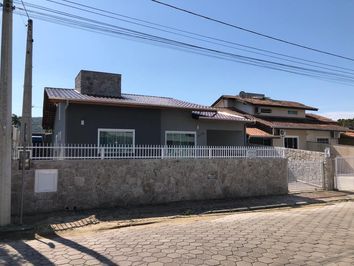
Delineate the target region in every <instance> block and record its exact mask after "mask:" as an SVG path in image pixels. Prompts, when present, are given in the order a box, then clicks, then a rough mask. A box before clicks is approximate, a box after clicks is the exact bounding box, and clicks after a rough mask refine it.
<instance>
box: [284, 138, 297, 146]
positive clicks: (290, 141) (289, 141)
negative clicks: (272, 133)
mask: <svg viewBox="0 0 354 266" xmlns="http://www.w3.org/2000/svg"><path fill="white" fill-rule="evenodd" d="M284 147H285V148H289V149H298V148H299V138H298V137H284Z"/></svg>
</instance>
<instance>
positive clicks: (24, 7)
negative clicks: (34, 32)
mask: <svg viewBox="0 0 354 266" xmlns="http://www.w3.org/2000/svg"><path fill="white" fill-rule="evenodd" d="M21 3H22V6H23V9H24V10H25V12H26V16H27V18H28V19H30V17H29V15H28V12H27V9H26V6H25V4H24V3H23V0H21Z"/></svg>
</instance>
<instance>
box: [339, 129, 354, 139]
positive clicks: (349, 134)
mask: <svg viewBox="0 0 354 266" xmlns="http://www.w3.org/2000/svg"><path fill="white" fill-rule="evenodd" d="M341 136H344V137H346V138H354V130H353V131H347V132H344V133H342V134H341Z"/></svg>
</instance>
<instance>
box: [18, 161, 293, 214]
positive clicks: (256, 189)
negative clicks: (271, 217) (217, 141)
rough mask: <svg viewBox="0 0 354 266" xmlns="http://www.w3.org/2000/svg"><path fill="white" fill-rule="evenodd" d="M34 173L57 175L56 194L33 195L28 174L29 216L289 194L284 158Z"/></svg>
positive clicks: (47, 165)
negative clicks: (115, 207)
mask: <svg viewBox="0 0 354 266" xmlns="http://www.w3.org/2000/svg"><path fill="white" fill-rule="evenodd" d="M17 164H18V162H14V164H13V186H12V196H13V201H12V202H13V206H12V208H13V214H15V213H16V212H17V211H18V206H17V202H18V198H19V195H20V180H21V178H20V177H21V171H19V170H18V165H17ZM33 168H34V169H58V170H59V176H58V191H57V192H54V193H34V170H29V171H27V172H26V176H25V180H26V183H25V196H24V199H25V201H24V210H25V212H26V213H40V212H49V211H56V210H65V209H66V208H68V209H70V210H72V209H90V208H99V207H114V206H126V205H141V204H156V203H167V202H173V201H184V200H205V199H223V198H239V197H252V196H264V195H281V194H286V193H287V192H288V183H287V160H286V159H283V158H264V159H260V158H253V159H211V160H209V159H188V160H103V161H101V160H86V161H76V160H75V161H69V160H68V161H34V162H33Z"/></svg>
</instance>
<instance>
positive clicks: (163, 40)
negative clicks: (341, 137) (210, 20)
mask: <svg viewBox="0 0 354 266" xmlns="http://www.w3.org/2000/svg"><path fill="white" fill-rule="evenodd" d="M41 8H42V9H44V10H47V11H51V12H55V13H57V14H61V15H69V16H71V17H74V18H76V19H78V18H79V19H82V20H88V21H90V22H95V23H96V24H97V23H98V24H103V25H105V26H107V25H108V26H110V27H112V26H113V27H115V28H118V29H120V30H122V29H123V30H125V32H117V31H112V29H110V28H108V29H107V28H97V26H95V27H92V25H84V26H82V23H81V22H80V23H81V24H80V25H76V26H80V27H88V28H89V29H90V30H95V31H97V30H101V31H102V30H104V31H105V32H107V31H108V32H109V33H116V34H117V33H118V34H123V35H125V36H130V37H135V38H141V39H145V40H150V41H155V42H160V43H164V44H168V45H175V46H176V45H179V46H180V47H182V48H192V49H193V50H195V49H199V50H201V51H202V52H204V53H205V52H209V53H214V55H215V53H219V54H221V55H222V56H229V57H232V56H233V57H236V58H238V59H240V58H241V59H242V61H243V62H244V61H246V62H248V64H251V62H253V64H252V65H255V63H254V62H256V63H257V65H258V66H262V67H267V66H265V65H264V64H268V68H270V66H269V64H275V65H276V64H277V63H275V62H270V61H269V62H267V61H264V60H259V59H255V58H248V57H244V56H240V55H235V54H231V53H225V52H222V51H217V50H212V49H208V48H203V47H199V46H195V45H190V44H186V43H182V42H176V41H174V40H169V39H166V38H161V37H158V36H153V35H147V34H144V33H141V32H137V31H132V30H129V29H125V28H121V27H117V26H114V25H111V24H107V23H102V22H100V21H95V20H92V19H87V18H83V17H80V16H75V15H72V14H68V13H66V12H61V11H56V10H54V11H53V10H50V9H48V8H45V7H41ZM31 12H34V13H37V14H40V15H43V13H38V12H37V11H31ZM44 15H45V14H44ZM51 17H52V18H53V16H51ZM54 18H55V19H56V20H58V19H59V20H60V19H61V20H62V18H61V17H59V18H58V17H54ZM70 23H71V24H73V23H78V22H77V21H70ZM127 31H128V32H129V31H130V34H127ZM142 34H143V35H142ZM139 35H140V36H139ZM173 42H175V43H173ZM257 60H258V61H260V62H257ZM234 61H236V60H235V58H234ZM238 61H239V60H238ZM262 61H263V62H262ZM244 63H245V62H244ZM261 64H263V65H261ZM278 64H279V63H278ZM279 65H280V66H278V67H277V69H278V70H282V71H284V69H280V68H279V67H286V68H295V69H297V70H304V71H311V69H305V68H300V67H296V66H289V65H284V64H279ZM272 69H275V68H274V67H272ZM312 71H313V72H316V73H317V74H324V75H329V76H331V77H332V78H334V77H335V73H330V72H322V71H316V70H312ZM338 77H339V78H346V79H348V78H349V79H350V78H351V77H348V76H338Z"/></svg>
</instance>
